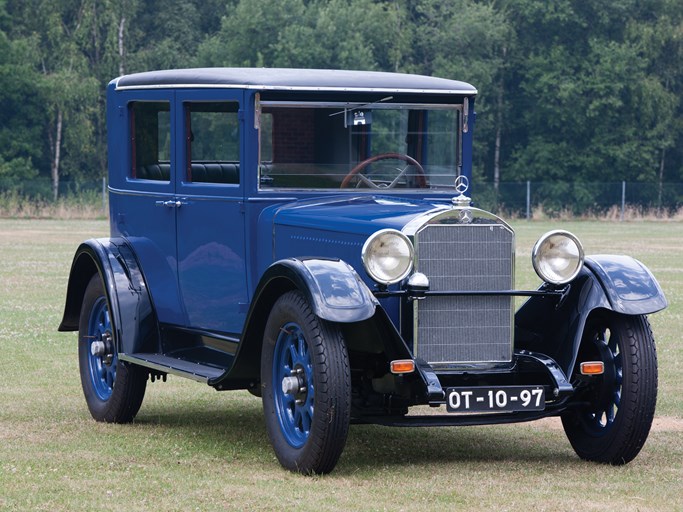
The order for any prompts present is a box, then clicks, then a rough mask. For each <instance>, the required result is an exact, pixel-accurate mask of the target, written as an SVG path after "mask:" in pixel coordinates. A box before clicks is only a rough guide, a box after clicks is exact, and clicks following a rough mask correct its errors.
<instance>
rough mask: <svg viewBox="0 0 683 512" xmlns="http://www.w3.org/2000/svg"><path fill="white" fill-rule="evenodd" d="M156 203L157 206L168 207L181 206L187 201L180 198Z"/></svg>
mask: <svg viewBox="0 0 683 512" xmlns="http://www.w3.org/2000/svg"><path fill="white" fill-rule="evenodd" d="M154 204H155V205H156V206H167V207H168V208H180V207H181V206H182V205H184V204H187V203H185V202H183V201H180V200H179V199H169V200H168V201H156V202H155V203H154Z"/></svg>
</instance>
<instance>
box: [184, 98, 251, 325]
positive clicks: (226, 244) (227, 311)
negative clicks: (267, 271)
mask: <svg viewBox="0 0 683 512" xmlns="http://www.w3.org/2000/svg"><path fill="white" fill-rule="evenodd" d="M242 96H243V93H242V92H241V91H230V90H225V89H223V90H199V91H192V90H186V91H178V92H177V93H176V105H177V110H176V125H177V126H178V128H179V130H181V131H182V145H181V146H180V147H178V148H177V155H178V156H179V158H178V161H179V162H182V165H180V166H179V167H178V170H177V173H176V196H177V200H178V204H179V207H178V208H177V251H178V252H177V254H178V284H179V287H180V291H181V295H182V301H183V305H184V309H185V311H186V314H187V326H188V327H190V328H193V329H202V330H208V331H213V332H220V333H225V334H238V333H240V332H241V331H242V327H243V324H244V319H245V316H246V310H247V302H248V300H247V278H246V267H245V226H244V224H245V222H244V207H243V206H244V184H243V183H242V181H243V180H242V179H240V163H241V161H242V157H243V155H244V141H243V136H242V135H241V134H242V133H243V131H244V130H243V129H242V128H243V127H242V124H243V121H242V118H243V115H242V110H241V101H242ZM177 140H178V141H180V140H181V137H177Z"/></svg>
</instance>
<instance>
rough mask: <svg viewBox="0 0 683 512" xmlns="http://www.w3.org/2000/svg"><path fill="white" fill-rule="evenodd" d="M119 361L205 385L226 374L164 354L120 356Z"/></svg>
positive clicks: (213, 368) (222, 371)
mask: <svg viewBox="0 0 683 512" xmlns="http://www.w3.org/2000/svg"><path fill="white" fill-rule="evenodd" d="M119 359H120V360H121V361H127V362H129V363H133V364H137V365H139V366H144V367H146V368H152V369H153V370H158V371H160V372H164V373H170V374H173V375H178V376H180V377H185V378H186V379H192V380H196V381H197V382H203V383H205V384H208V382H209V380H210V379H216V378H218V377H220V376H222V375H223V374H224V373H225V370H224V369H223V368H216V367H214V366H207V365H204V364H198V363H192V362H190V361H185V360H184V359H178V358H176V357H170V356H165V355H163V354H139V353H137V354H119Z"/></svg>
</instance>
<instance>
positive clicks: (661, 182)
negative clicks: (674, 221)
mask: <svg viewBox="0 0 683 512" xmlns="http://www.w3.org/2000/svg"><path fill="white" fill-rule="evenodd" d="M665 156H666V149H664V148H662V156H661V157H660V159H659V183H658V190H657V209H658V210H659V214H660V215H661V214H662V191H663V188H664V157H665Z"/></svg>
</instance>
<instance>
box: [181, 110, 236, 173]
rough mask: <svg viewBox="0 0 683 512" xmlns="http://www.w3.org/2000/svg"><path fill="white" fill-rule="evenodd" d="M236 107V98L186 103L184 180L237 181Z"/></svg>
mask: <svg viewBox="0 0 683 512" xmlns="http://www.w3.org/2000/svg"><path fill="white" fill-rule="evenodd" d="M238 110H239V103H237V102H235V101H223V102H202V103H199V102H198V103H186V104H185V130H186V133H185V144H186V145H185V148H186V152H185V153H186V155H187V161H186V179H187V181H191V182H195V183H227V184H232V185H238V184H239V182H240V172H239V169H240V168H239V164H240V133H239V126H240V125H239V119H238Z"/></svg>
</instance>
